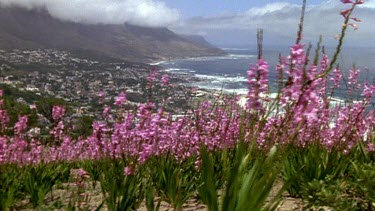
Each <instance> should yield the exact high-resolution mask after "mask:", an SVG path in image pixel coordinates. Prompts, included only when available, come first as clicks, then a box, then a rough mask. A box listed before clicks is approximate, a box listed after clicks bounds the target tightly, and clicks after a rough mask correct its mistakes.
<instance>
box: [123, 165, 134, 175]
mask: <svg viewBox="0 0 375 211" xmlns="http://www.w3.org/2000/svg"><path fill="white" fill-rule="evenodd" d="M133 173H134V172H133V171H132V169H131V168H130V167H129V166H126V167H125V168H124V175H125V176H130V175H132V174H133Z"/></svg>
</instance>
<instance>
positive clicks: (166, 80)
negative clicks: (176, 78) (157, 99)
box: [161, 74, 169, 86]
mask: <svg viewBox="0 0 375 211" xmlns="http://www.w3.org/2000/svg"><path fill="white" fill-rule="evenodd" d="M168 83H169V76H168V75H167V74H164V75H163V76H162V77H161V85H162V86H168Z"/></svg>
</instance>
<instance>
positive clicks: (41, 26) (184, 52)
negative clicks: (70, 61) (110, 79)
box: [0, 7, 225, 62]
mask: <svg viewBox="0 0 375 211" xmlns="http://www.w3.org/2000/svg"><path fill="white" fill-rule="evenodd" d="M14 48H18V49H35V48H54V49H59V50H67V51H70V52H72V53H73V54H76V55H78V56H83V57H84V56H86V57H90V58H95V59H97V60H105V59H108V58H113V59H116V60H126V61H132V62H150V61H155V60H164V59H170V58H181V57H197V56H211V55H212V56H214V55H223V54H225V52H223V51H222V50H221V49H218V48H216V47H214V46H212V45H210V44H209V43H208V42H207V41H205V40H204V38H199V39H198V38H197V37H193V36H180V35H177V34H176V33H174V32H172V31H170V30H169V29H167V28H147V27H139V26H134V25H129V24H123V25H103V24H101V25H100V24H98V25H89V24H80V23H73V22H67V21H61V20H59V19H56V18H53V17H52V16H51V15H50V14H49V13H48V12H47V11H45V10H40V9H39V10H27V9H23V8H18V7H12V8H0V49H14Z"/></svg>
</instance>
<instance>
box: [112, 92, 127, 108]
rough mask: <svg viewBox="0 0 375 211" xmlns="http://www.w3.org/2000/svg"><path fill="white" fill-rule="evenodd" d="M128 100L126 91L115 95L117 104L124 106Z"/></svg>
mask: <svg viewBox="0 0 375 211" xmlns="http://www.w3.org/2000/svg"><path fill="white" fill-rule="evenodd" d="M126 101H127V99H126V94H125V92H121V93H120V94H119V95H118V96H117V97H115V103H114V104H115V105H117V106H122V105H123V104H124V103H125V102H126Z"/></svg>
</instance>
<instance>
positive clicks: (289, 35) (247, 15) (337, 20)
mask: <svg viewBox="0 0 375 211" xmlns="http://www.w3.org/2000/svg"><path fill="white" fill-rule="evenodd" d="M349 6H350V5H343V4H342V3H341V2H340V1H339V0H330V1H325V2H323V3H321V4H318V5H312V6H308V7H307V8H306V16H305V24H304V33H303V35H304V38H305V41H317V40H318V37H319V35H323V39H324V41H325V42H326V43H327V42H328V43H336V41H335V35H337V34H339V33H340V32H341V26H342V23H343V21H344V19H343V17H342V16H341V15H340V11H341V10H343V9H345V8H348V7H349ZM300 13H301V5H296V4H291V3H283V2H279V3H273V4H267V5H265V6H263V7H254V8H249V9H248V10H247V11H246V12H244V13H240V14H236V15H228V16H217V17H198V18H193V19H190V20H186V21H185V22H183V23H179V24H177V25H174V26H173V29H174V30H175V31H179V32H182V33H194V32H195V31H199V32H201V33H202V31H205V32H206V33H207V34H208V35H207V38H208V39H209V40H210V41H213V42H216V43H220V39H225V37H224V36H220V34H222V35H225V36H226V37H228V38H227V39H228V41H227V42H230V41H234V42H243V43H244V42H246V43H252V42H254V41H255V36H254V37H248V35H249V34H255V31H256V29H257V28H263V29H264V32H265V36H267V37H268V38H269V39H270V40H273V41H274V42H276V43H277V42H280V41H288V42H289V41H291V40H293V39H294V38H295V36H296V32H297V26H298V23H299V19H300ZM374 13H375V0H368V1H366V3H365V4H363V5H361V6H360V7H357V8H356V10H355V12H354V14H353V16H355V17H358V18H360V19H362V20H363V22H361V23H359V24H358V25H359V29H358V30H356V31H354V30H353V29H349V32H348V36H347V39H346V40H347V41H348V42H349V43H351V44H357V43H361V44H366V45H372V46H375V31H374V30H373V25H374V24H375V15H374ZM240 33H243V34H245V35H246V36H242V35H241V34H240ZM244 39H247V40H244ZM289 44H290V43H289Z"/></svg>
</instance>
